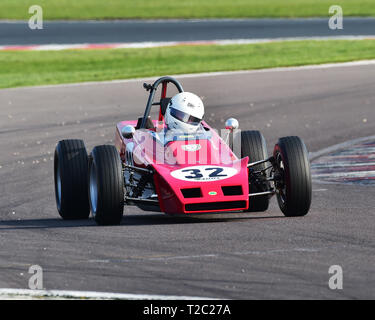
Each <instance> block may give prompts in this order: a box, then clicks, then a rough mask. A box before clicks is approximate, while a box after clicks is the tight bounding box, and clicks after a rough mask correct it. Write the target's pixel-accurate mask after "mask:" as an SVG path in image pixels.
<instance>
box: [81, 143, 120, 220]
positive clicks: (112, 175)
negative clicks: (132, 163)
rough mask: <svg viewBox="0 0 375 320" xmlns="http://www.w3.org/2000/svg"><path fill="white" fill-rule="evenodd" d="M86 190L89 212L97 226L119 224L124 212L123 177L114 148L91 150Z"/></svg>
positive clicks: (118, 157)
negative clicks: (87, 190) (87, 191)
mask: <svg viewBox="0 0 375 320" xmlns="http://www.w3.org/2000/svg"><path fill="white" fill-rule="evenodd" d="M88 189H89V202H90V208H91V212H92V215H93V217H94V219H95V221H96V222H97V224H99V225H117V224H120V223H121V219H122V216H123V211H124V177H123V174H122V162H121V159H120V156H119V154H118V152H117V149H116V148H115V147H114V146H109V145H104V146H97V147H95V148H94V149H93V150H92V152H91V156H90V159H89V188H88Z"/></svg>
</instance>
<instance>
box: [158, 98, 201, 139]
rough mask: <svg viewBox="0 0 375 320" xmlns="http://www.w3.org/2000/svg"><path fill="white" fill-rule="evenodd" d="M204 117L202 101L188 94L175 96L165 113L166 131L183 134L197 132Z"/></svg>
mask: <svg viewBox="0 0 375 320" xmlns="http://www.w3.org/2000/svg"><path fill="white" fill-rule="evenodd" d="M203 116H204V105H203V102H202V100H201V99H200V98H199V97H198V96H197V95H195V94H194V93H190V92H181V93H178V94H176V95H175V96H174V97H173V98H172V99H171V101H170V102H169V104H168V107H167V110H166V112H165V123H166V125H167V126H168V129H175V130H179V131H181V132H183V133H194V132H196V131H197V130H198V128H199V124H200V123H201V121H202V119H203Z"/></svg>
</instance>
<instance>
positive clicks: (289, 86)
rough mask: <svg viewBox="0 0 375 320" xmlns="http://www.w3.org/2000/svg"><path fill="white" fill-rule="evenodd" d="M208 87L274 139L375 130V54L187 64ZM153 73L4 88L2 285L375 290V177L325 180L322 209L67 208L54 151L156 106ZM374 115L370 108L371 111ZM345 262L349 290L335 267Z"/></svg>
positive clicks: (319, 192)
mask: <svg viewBox="0 0 375 320" xmlns="http://www.w3.org/2000/svg"><path fill="white" fill-rule="evenodd" d="M177 78H178V79H179V80H180V81H181V82H182V84H183V86H184V89H185V90H186V91H192V92H195V93H198V94H199V95H201V96H203V97H204V102H205V105H206V120H207V121H208V122H209V123H210V124H211V125H212V126H214V127H216V128H223V122H224V121H225V119H226V118H229V117H236V118H237V119H239V121H240V127H241V128H242V129H257V130H261V131H262V132H263V134H264V135H265V137H266V140H267V143H268V147H269V149H270V150H271V149H272V148H273V144H274V143H275V142H276V141H277V138H278V137H280V136H286V135H299V136H301V137H302V138H303V139H304V141H305V142H306V144H307V147H308V149H309V150H310V151H318V150H320V149H322V148H326V147H328V146H331V145H333V144H336V143H341V142H344V141H346V140H350V139H355V138H358V137H363V136H370V135H374V123H375V108H374V106H375V82H374V78H375V65H368V66H346V67H336V68H329V69H326V68H322V69H311V70H310V69H301V70H293V69H292V70H289V71H268V72H249V73H238V74H228V75H217V76H200V77H187V78H183V77H177ZM146 98H147V96H146V92H145V91H144V89H143V88H142V81H141V80H139V81H129V82H124V83H118V82H113V83H102V84H85V85H71V86H70V85H67V86H55V87H54V86H51V87H40V88H21V89H5V90H0V106H1V108H0V150H1V156H0V181H1V183H0V242H1V250H0V287H2V288H28V280H29V277H30V274H28V268H29V266H30V265H34V264H38V265H40V266H41V267H42V268H43V271H44V282H43V285H44V287H45V288H46V289H61V290H86V291H87V290H88V291H106V292H122V293H138V294H141V293H145V294H164V295H183V296H203V297H212V298H236V299H253V298H281V299H284V298H287V299H294V298H303V299H311V298H322V299H325V298H332V299H336V298H340V299H353V298H372V299H374V298H375V270H374V265H375V254H374V253H375V239H374V230H375V219H374V218H375V216H374V213H375V211H374V207H375V197H374V187H373V186H362V185H351V184H318V183H314V185H313V190H314V191H313V202H312V208H311V211H310V213H309V214H308V215H307V216H305V217H302V218H285V217H283V215H282V214H281V212H280V210H279V209H278V207H277V205H276V201H275V200H274V199H273V200H272V205H271V207H270V209H269V210H268V211H267V212H265V213H254V214H253V213H252V214H237V213H236V214H225V215H203V216H195V217H168V216H165V215H163V214H160V213H156V212H155V213H153V212H142V211H140V210H139V209H137V208H135V207H126V208H125V215H124V219H123V222H122V224H121V225H120V226H110V227H99V226H96V224H95V223H94V221H92V220H87V221H86V220H83V221H63V220H61V219H60V217H59V216H58V213H57V210H56V206H55V199H54V189H53V161H52V159H53V152H54V147H55V144H56V142H57V141H58V140H60V139H63V138H81V139H84V140H85V142H86V146H87V148H88V149H89V150H91V149H92V147H93V146H94V145H99V144H105V143H113V133H114V127H115V123H116V122H117V121H120V120H125V119H134V118H136V117H138V116H140V115H141V114H143V111H144V106H145V103H146ZM364 119H366V121H364ZM332 265H340V266H341V267H342V269H343V289H342V290H331V289H329V287H328V280H329V277H330V275H329V274H328V269H329V267H330V266H332Z"/></svg>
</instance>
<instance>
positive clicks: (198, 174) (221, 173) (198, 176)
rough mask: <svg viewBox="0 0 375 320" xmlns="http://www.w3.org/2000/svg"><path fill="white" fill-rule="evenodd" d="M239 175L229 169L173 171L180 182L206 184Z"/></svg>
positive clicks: (207, 167)
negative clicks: (206, 182)
mask: <svg viewBox="0 0 375 320" xmlns="http://www.w3.org/2000/svg"><path fill="white" fill-rule="evenodd" d="M237 173H238V171H237V170H236V169H234V168H229V167H217V166H194V167H187V168H183V169H179V170H175V171H172V172H171V175H172V177H174V178H176V179H179V180H184V181H198V182H205V181H217V180H223V179H228V178H230V177H233V176H234V175H235V174H237Z"/></svg>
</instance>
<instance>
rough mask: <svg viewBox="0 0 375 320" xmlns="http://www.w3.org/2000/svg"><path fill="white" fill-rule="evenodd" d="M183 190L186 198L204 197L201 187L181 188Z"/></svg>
mask: <svg viewBox="0 0 375 320" xmlns="http://www.w3.org/2000/svg"><path fill="white" fill-rule="evenodd" d="M181 192H182V195H183V196H184V198H201V197H202V192H201V188H188V189H181Z"/></svg>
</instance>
